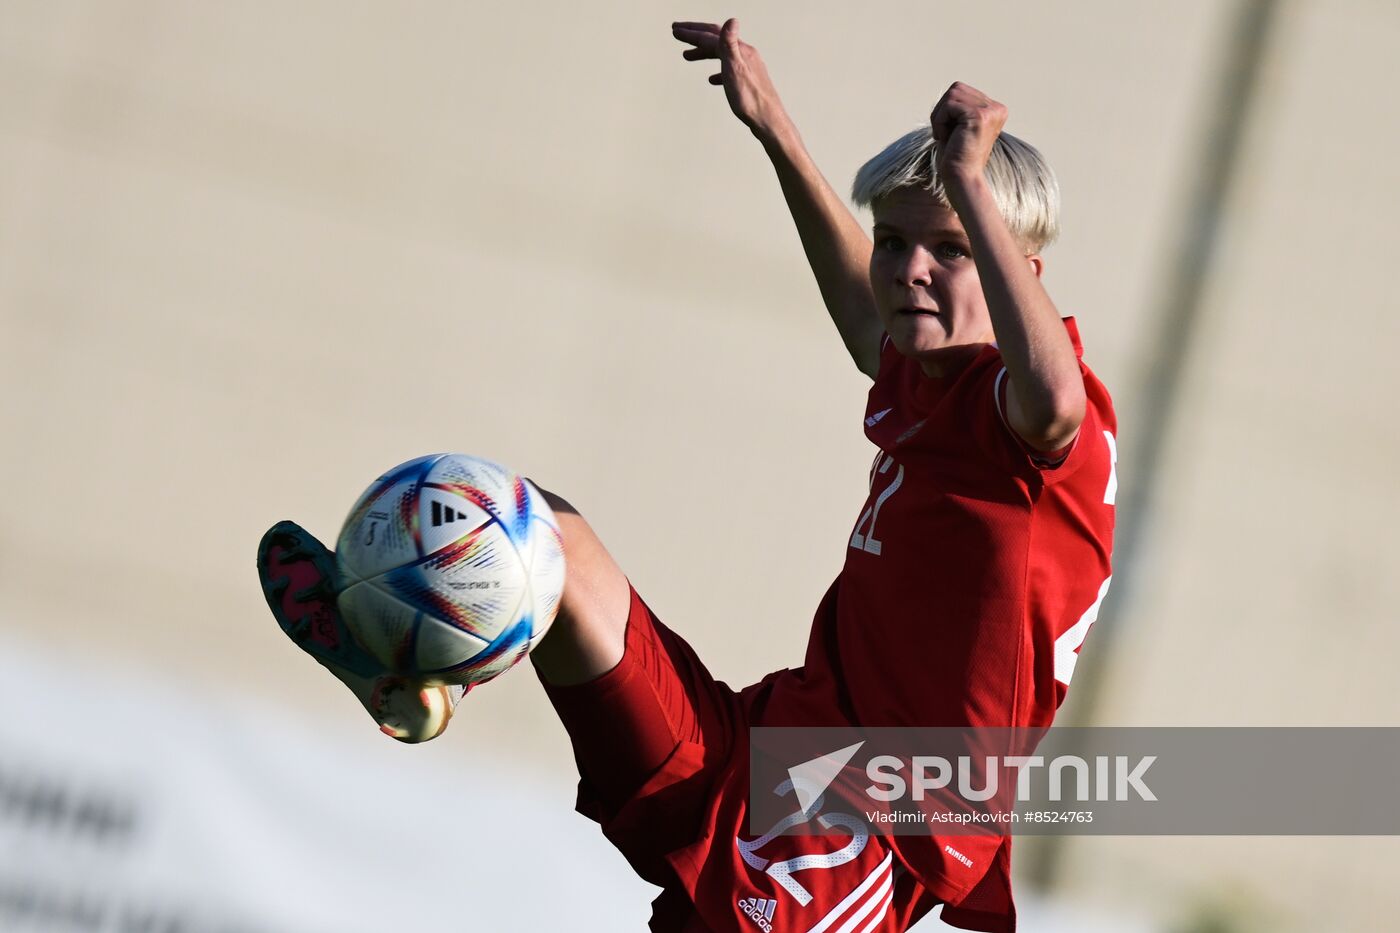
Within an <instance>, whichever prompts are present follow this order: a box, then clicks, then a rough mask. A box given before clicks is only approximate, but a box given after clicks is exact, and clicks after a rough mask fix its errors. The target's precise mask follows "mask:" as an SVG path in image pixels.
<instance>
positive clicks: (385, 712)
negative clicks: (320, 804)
mask: <svg viewBox="0 0 1400 933" xmlns="http://www.w3.org/2000/svg"><path fill="white" fill-rule="evenodd" d="M258 579H259V580H260V581H261V582H262V588H263V595H264V596H266V597H267V606H268V608H269V609H271V610H272V615H273V616H274V617H275V618H276V619H277V624H278V625H280V626H282V631H283V632H286V633H287V637H288V638H290V639H291V640H292V641H294V642H296V644H297V647H299V648H301V650H302V651H305V652H306V653H307V654H309V655H311V656H312V657H313V658H315V659H316V660H317V661H318V662H320V664H321V666H323V667H324V668H326V670H328V671H330V672H331V673H332V674H334V675H335V676H336V678H337V679H338V680H340V682H341V683H343V684H345V686H347V687H349V688H350V690H351V692H353V693H354V694H355V696H356V697H357V698H358V699H359V701H360V702H361V703H362V704H364V707H365V709H366V710H368V711H369V714H370V715H371V716H373V717H374V721H375V722H377V723H379V728H380V731H382V732H383V733H384V734H385V735H389V736H392V737H393V738H396V739H398V740H399V741H401V742H426V741H427V740H428V739H433V738H437V737H438V736H439V735H441V734H442V733H443V730H444V729H446V728H447V723H448V722H449V721H450V720H451V719H452V711H453V710H454V709H455V708H456V706H457V702H458V701H459V700H461V698H462V696H463V695H464V694H465V693H466V692H467V690H469V689H470V688H469V687H461V686H456V685H434V686H428V685H424V684H421V683H416V682H413V681H410V680H407V679H405V678H403V677H400V676H398V675H396V674H395V673H393V672H392V671H390V670H389V669H388V668H387V667H385V666H384V664H383V663H382V662H381V661H379V660H378V659H377V658H375V657H374V656H373V655H371V654H370V653H369V652H367V651H365V650H364V648H362V647H361V646H360V643H359V642H358V641H357V640H356V639H355V636H354V634H353V633H352V632H351V631H350V628H349V626H347V625H346V624H345V620H344V619H343V618H342V617H341V615H340V610H339V609H338V608H337V606H336V580H337V572H336V566H335V555H334V554H333V553H331V551H330V550H328V549H327V548H326V546H325V545H324V544H322V543H321V542H320V541H318V540H316V537H315V536H314V535H312V534H311V533H310V532H309V531H307V530H306V529H305V528H302V527H301V526H300V525H298V524H297V523H296V522H287V521H284V522H278V523H277V524H276V525H273V526H272V527H271V528H269V529H268V530H267V533H266V534H264V535H263V538H262V541H261V542H260V543H259V544H258Z"/></svg>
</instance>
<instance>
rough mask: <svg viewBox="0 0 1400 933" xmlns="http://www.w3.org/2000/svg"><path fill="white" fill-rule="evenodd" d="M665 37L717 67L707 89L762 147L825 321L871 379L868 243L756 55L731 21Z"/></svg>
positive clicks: (876, 329)
mask: <svg viewBox="0 0 1400 933" xmlns="http://www.w3.org/2000/svg"><path fill="white" fill-rule="evenodd" d="M671 33H672V35H674V36H675V37H676V38H677V39H679V40H681V41H682V42H685V43H688V44H690V45H691V46H693V48H689V49H686V50H685V53H684V56H685V58H686V59H687V60H689V61H702V60H706V59H716V60H718V61H719V66H720V70H719V74H716V75H711V76H710V83H711V84H716V85H722V86H723V87H724V93H725V96H726V97H727V98H728V99H729V107H730V109H731V110H733V111H734V115H735V116H736V117H738V118H739V119H740V120H741V121H743V123H744V125H745V126H747V127H748V128H749V129H750V130H751V131H752V132H753V134H754V136H755V137H756V138H757V139H758V141H759V142H760V143H762V144H763V149H764V151H765V152H767V153H768V158H769V160H770V161H771V162H772V163H773V168H774V170H775V171H776V172H777V173H778V183H779V184H780V185H781V186H782V189H783V197H784V198H786V199H787V205H788V210H789V211H790V212H791V213H792V219H793V222H794V223H795V224H796V225H797V234H798V236H799V237H800V238H801V239H802V249H803V250H804V251H805V252H806V254H807V262H808V264H809V265H810V266H811V267H812V274H813V275H814V276H815V277H816V280H817V287H818V288H819V289H820V290H821V295H822V300H823V301H824V302H826V309H827V311H828V312H829V313H830V314H831V320H832V322H833V323H835V324H836V329H837V331H839V332H840V334H841V340H842V341H843V342H844V343H845V345H846V350H847V352H849V353H850V354H851V359H852V360H854V361H855V364H856V368H858V369H859V370H860V371H861V372H863V373H865V374H866V375H867V376H869V377H870V378H872V379H873V378H875V371H876V369H877V368H878V365H879V360H880V343H879V341H880V334H881V333H882V331H883V328H882V327H881V325H880V320H879V317H878V315H877V314H876V311H875V300H874V298H873V297H872V296H871V293H870V251H871V245H870V239H869V237H867V236H866V235H865V231H864V230H863V229H861V226H860V224H858V223H857V222H856V219H855V217H853V216H852V215H851V212H850V210H848V209H847V207H846V204H845V202H844V201H843V200H842V199H841V198H840V197H839V196H838V195H837V194H836V192H835V191H833V190H832V188H831V185H829V184H827V181H826V179H825V178H824V177H822V173H821V171H820V170H818V168H817V166H816V163H815V162H813V161H812V157H811V156H810V155H809V154H808V153H807V149H806V147H805V146H804V145H803V144H802V137H801V136H800V135H799V134H798V132H797V127H796V126H795V125H794V124H793V122H792V120H791V118H789V117H788V114H787V111H786V110H784V109H783V104H782V101H781V100H780V99H779V98H778V92H777V91H776V90H775V89H774V87H773V82H772V81H771V80H770V79H769V77H768V69H767V68H765V67H764V65H763V59H762V58H760V57H759V54H758V50H757V49H755V48H754V47H753V46H751V45H749V44H748V43H745V42H741V41H740V40H739V23H738V21H737V20H733V19H731V20H729V21H728V22H726V23H725V24H724V25H723V26H718V25H715V24H714V23H674V24H672V26H671Z"/></svg>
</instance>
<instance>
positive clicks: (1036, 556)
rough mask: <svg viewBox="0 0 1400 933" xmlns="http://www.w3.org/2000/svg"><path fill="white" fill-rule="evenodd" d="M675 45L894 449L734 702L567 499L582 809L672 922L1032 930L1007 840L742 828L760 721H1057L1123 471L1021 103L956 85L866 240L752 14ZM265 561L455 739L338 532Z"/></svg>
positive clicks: (564, 632)
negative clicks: (773, 199)
mask: <svg viewBox="0 0 1400 933" xmlns="http://www.w3.org/2000/svg"><path fill="white" fill-rule="evenodd" d="M673 34H674V35H675V37H676V38H677V39H679V40H681V41H682V42H684V43H686V44H687V45H688V46H689V48H687V49H686V50H685V52H684V55H685V57H686V58H687V59H689V60H713V61H717V62H718V63H719V73H718V74H716V75H714V76H712V77H711V78H710V81H711V83H713V84H717V85H722V86H723V87H724V90H725V93H726V96H727V98H728V100H729V104H730V107H731V108H732V109H733V111H734V114H735V115H736V116H737V117H738V118H739V119H740V120H741V121H742V122H743V123H744V124H745V125H746V126H747V127H748V128H749V129H750V130H751V131H752V133H753V134H754V136H755V137H756V138H757V139H758V140H759V142H760V143H761V144H762V145H763V148H764V150H765V152H766V153H767V154H768V157H769V159H770V160H771V161H772V163H773V166H774V168H775V170H776V172H777V175H778V180H779V183H780V185H781V187H782V190H783V193H784V196H785V197H786V199H787V203H788V206H789V208H790V210H791V212H792V216H793V220H794V221H795V223H796V225H797V230H798V234H799V236H800V237H801V240H802V244H803V247H804V249H805V250H806V254H807V257H808V260H809V262H810V264H811V266H812V271H813V273H814V275H815V276H816V279H817V283H818V285H819V286H820V289H821V294H822V297H823V300H824V301H825V303H826V306H827V310H828V311H829V312H830V314H831V317H832V320H833V322H834V323H835V324H836V328H837V331H838V333H839V334H840V336H841V339H842V340H843V342H844V343H845V345H846V348H847V349H848V350H849V352H850V354H851V357H852V359H853V361H854V362H855V365H856V366H857V367H858V368H859V369H860V370H861V372H863V373H865V374H866V375H868V376H869V377H870V378H871V379H872V380H873V385H872V386H871V388H870V393H869V400H868V404H867V409H866V417H865V425H864V430H865V435H866V437H867V438H869V440H870V441H871V442H873V443H874V444H875V445H876V446H877V447H878V448H879V452H878V454H877V456H876V458H875V462H874V464H873V465H872V469H871V483H870V490H869V494H868V496H867V497H866V500H865V502H864V503H863V504H862V505H860V507H859V509H858V511H857V512H856V519H855V523H854V525H853V527H852V531H851V536H850V539H849V546H848V547H847V549H846V561H845V565H844V567H843V568H842V570H841V573H840V575H839V576H838V577H837V579H836V581H835V582H834V583H833V584H832V586H831V588H830V589H829V590H828V592H827V594H826V596H825V597H824V598H823V599H822V601H821V604H820V605H819V606H818V608H817V612H816V616H815V619H814V621H813V626H812V633H811V637H810V640H809V643H808V646H807V654H806V659H805V663H804V664H803V666H802V667H799V668H795V669H787V670H781V671H776V672H774V673H772V674H770V675H768V676H767V677H765V678H764V679H763V680H762V681H760V682H759V683H756V684H753V685H751V686H749V687H746V688H744V689H743V690H740V691H737V692H736V691H734V690H732V689H730V688H729V687H728V686H727V685H725V684H724V683H722V682H720V681H717V680H716V679H715V678H714V677H713V676H712V675H711V674H710V673H709V671H708V670H706V668H705V666H704V665H703V664H702V663H701V662H700V660H699V658H698V657H696V655H695V652H694V651H693V650H692V649H691V647H690V646H689V645H688V644H687V643H686V642H685V641H684V640H683V639H681V638H680V637H679V636H678V635H676V634H675V633H674V632H672V631H671V630H670V629H669V628H667V627H666V626H665V625H664V624H662V623H661V621H660V620H658V619H657V618H656V616H655V615H654V614H653V613H652V612H651V611H650V610H649V609H648V608H647V606H646V604H645V603H644V602H643V601H642V599H641V597H640V596H638V594H637V592H636V591H635V590H634V589H632V587H631V585H630V584H629V583H628V580H627V578H626V576H624V575H623V573H622V571H621V570H620V569H619V568H618V566H617V565H616V563H614V561H613V560H612V558H611V557H610V556H609V555H608V552H607V551H606V549H605V548H604V547H603V545H602V543H601V542H600V541H599V540H598V538H597V536H596V535H595V534H594V533H593V531H592V530H591V528H590V527H589V526H588V524H587V522H585V521H584V520H583V518H582V517H581V516H580V515H579V514H578V513H577V512H576V511H575V510H574V509H573V508H572V507H571V506H570V505H569V504H568V503H567V502H565V501H564V500H563V499H560V498H559V497H558V496H554V495H549V500H550V504H551V505H552V506H553V507H554V509H555V510H556V512H557V513H558V515H559V520H560V523H561V530H562V533H563V538H564V546H565V552H566V557H567V562H568V576H567V579H566V583H565V588H564V593H563V598H562V602H561V605H560V609H559V615H558V618H557V619H556V621H555V622H554V625H553V627H552V628H551V629H550V632H549V634H548V635H547V636H546V637H545V639H544V640H543V641H542V642H541V643H540V645H539V646H538V647H537V649H536V650H535V651H534V653H533V654H532V655H531V661H532V662H533V664H534V667H535V671H536V674H537V675H538V677H539V679H540V681H541V682H542V684H543V685H544V689H545V691H546V692H547V694H548V696H549V698H550V700H551V702H552V703H553V705H554V708H555V709H556V711H557V712H558V714H559V717H560V719H561V720H562V721H563V723H564V726H565V728H566V730H567V731H568V733H569V737H570V739H571V741H572V744H573V750H574V755H575V759H576V761H577V763H578V767H579V774H580V784H579V799H578V809H579V811H580V812H582V813H584V814H585V815H587V816H589V817H591V818H593V819H595V820H597V821H598V822H599V823H600V824H601V825H602V829H603V832H604V834H605V835H606V836H607V838H608V839H609V840H610V841H612V842H613V844H614V845H615V846H617V848H618V849H619V850H621V851H622V853H623V854H624V855H625V856H626V857H627V859H628V861H629V862H630V863H631V864H632V866H633V867H634V868H635V869H636V871H637V872H638V873H639V874H640V875H641V876H642V877H643V878H646V879H647V880H649V881H651V882H653V883H655V884H657V885H659V886H660V887H661V888H662V889H663V891H662V894H661V895H660V896H659V897H658V898H657V899H656V901H655V902H654V905H653V907H654V909H653V916H652V921H651V928H652V929H653V930H655V931H704V930H712V931H724V933H739V931H745V933H751V931H753V930H755V929H759V930H764V931H793V933H803V931H807V933H821V931H827V930H831V931H837V930H840V931H856V930H859V931H863V933H872V931H878V933H894V931H900V930H904V929H906V928H907V927H908V926H909V925H911V924H912V923H913V922H915V921H916V920H917V919H918V918H919V917H921V916H923V915H924V914H926V913H927V912H928V911H929V910H931V909H932V908H933V907H934V906H935V905H937V904H939V903H943V904H945V905H946V906H945V909H944V912H943V915H942V916H943V919H944V920H945V921H946V922H949V923H952V924H954V925H956V926H962V927H965V928H968V929H975V930H988V931H994V930H995V931H1006V930H1014V928H1015V910H1014V906H1013V904H1012V899H1011V889H1010V873H1009V866H1010V861H1009V860H1010V839H1009V837H999V836H981V837H969V836H956V837H953V836H947V837H945V836H941V835H937V834H934V833H932V832H931V833H930V834H929V835H927V836H899V837H895V836H883V835H879V834H876V833H873V832H866V831H863V830H862V831H857V830H849V831H846V832H845V833H844V834H843V835H839V836H836V837H833V836H832V835H830V834H827V835H813V836H784V835H770V834H766V833H765V834H760V833H750V832H748V831H747V830H748V827H747V826H746V823H747V819H746V816H747V813H748V807H749V801H748V799H747V797H748V786H747V785H748V756H747V749H746V747H745V746H746V737H747V733H748V729H749V728H750V727H751V726H760V725H762V726H818V725H823V726H839V725H845V726H990V727H1006V726H1027V727H1043V726H1046V725H1049V723H1050V721H1051V720H1052V719H1053V717H1054V713H1055V709H1056V708H1057V707H1058V705H1059V704H1060V702H1061V701H1062V700H1063V698H1064V696H1065V691H1066V689H1067V687H1068V684H1069V681H1070V677H1071V675H1072V674H1073V671H1074V664H1075V660H1076V658H1077V656H1078V651H1079V648H1080V645H1081V644H1082V643H1083V641H1084V637H1085V635H1086V633H1087V631H1088V628H1089V626H1090V625H1091V624H1092V623H1093V621H1094V618H1095V617H1096V615H1097V612H1098V607H1099V605H1100V603H1101V602H1102V600H1103V597H1104V594H1105V593H1106V592H1107V590H1108V582H1109V572H1110V569H1109V557H1110V552H1111V547H1112V537H1113V500H1114V495H1115V491H1116V485H1117V481H1116V474H1115V471H1114V463H1113V461H1114V439H1113V438H1114V432H1115V430H1116V421H1115V418H1114V413H1113V407H1112V403H1111V401H1110V399H1109V396H1108V393H1107V391H1106V390H1105V389H1104V387H1103V386H1102V385H1101V384H1100V383H1099V381H1098V379H1096V378H1095V377H1094V375H1093V374H1092V373H1091V372H1090V371H1089V368H1088V367H1087V366H1085V365H1084V363H1083V362H1082V360H1081V359H1080V356H1081V352H1082V351H1081V348H1080V343H1079V337H1078V331H1077V328H1076V326H1075V324H1074V321H1073V319H1070V318H1066V319H1061V318H1060V316H1059V313H1058V312H1057V311H1056V309H1055V306H1054V304H1053V303H1052V302H1051V300H1050V297H1049V296H1048V295H1047V294H1046V292H1045V289H1044V288H1043V287H1042V285H1041V281H1040V276H1041V273H1042V271H1043V270H1044V260H1043V259H1042V257H1041V250H1042V249H1043V248H1044V247H1045V246H1046V245H1047V244H1048V243H1049V242H1050V241H1051V240H1052V239H1054V237H1055V234H1056V229H1057V213H1058V202H1059V195H1058V189H1057V187H1056V184H1055V181H1054V177H1053V175H1052V174H1051V173H1050V170H1049V168H1048V166H1047V165H1046V164H1045V162H1044V161H1043V159H1042V158H1041V156H1040V154H1039V153H1038V152H1037V151H1036V150H1035V149H1034V148H1032V147H1031V146H1029V145H1027V144H1026V143H1024V142H1022V141H1020V140H1018V139H1016V138H1014V137H1012V136H1010V135H1008V134H1006V133H1003V132H1001V128H1002V125H1003V124H1004V123H1005V121H1006V116H1007V111H1006V108H1005V107H1004V106H1002V105H1001V104H999V103H997V102H995V101H993V100H991V99H990V98H988V97H987V96H986V95H984V94H982V93H981V92H980V91H978V90H976V89H974V88H971V87H968V86H967V85H963V84H954V85H953V86H952V87H950V88H949V89H948V90H947V92H946V93H945V94H944V95H943V97H942V98H941V99H940V100H939V101H938V104H937V106H935V107H934V109H933V113H932V115H931V117H930V120H929V123H928V125H926V126H924V127H921V128H920V129H918V130H916V131H914V132H912V133H909V134H907V135H905V136H903V137H901V138H900V139H898V140H896V141H895V142H894V143H892V144H891V145H889V146H888V147H886V148H885V149H884V150H883V151H881V152H880V153H879V154H878V155H876V156H875V157H874V158H873V159H871V160H870V161H869V162H868V163H866V165H865V166H864V167H863V168H861V170H860V172H859V173H858V174H857V176H856V180H855V185H854V192H853V193H854V198H855V200H856V202H857V203H859V204H861V205H868V206H869V207H870V208H871V210H872V213H873V216H874V231H873V233H874V237H873V243H872V240H871V238H869V237H867V236H866V234H865V232H864V231H863V230H862V229H861V227H860V226H859V225H858V224H857V222H856V221H855V219H854V218H853V217H852V215H851V213H850V212H849V211H848V210H847V208H846V207H845V205H844V204H843V203H842V201H841V199H840V198H839V197H838V196H837V195H836V194H835V192H834V191H833V190H832V189H831V187H830V186H829V185H828V184H827V183H826V181H825V179H824V178H823V177H822V175H821V173H820V172H819V171H818V170H817V168H816V166H815V164H814V163H813V161H812V160H811V158H810V157H809V155H808V154H807V152H806V150H805V149H804V147H803V145H802V142H801V139H800V137H799V136H798V133H797V130H796V128H795V127H794V126H793V124H792V121H791V120H790V119H789V118H788V115H787V113H786V112H785V110H784V109H783V106H782V103H781V101H780V100H779V97H778V95H777V93H776V92H775V90H774V88H773V85H772V83H771V81H770V80H769V78H768V75H767V72H766V69H765V68H764V65H763V62H762V60H761V59H760V57H759V55H758V53H757V52H756V51H755V50H754V49H753V48H752V47H751V46H749V45H746V44H745V43H743V42H742V41H740V39H739V34H738V25H737V23H736V22H735V21H734V20H730V21H729V22H727V23H725V24H724V25H723V26H718V25H714V24H707V23H677V24H675V25H674V26H673ZM258 567H259V573H260V576H261V578H262V581H263V586H264V590H265V592H266V594H267V597H268V604H269V606H270V607H271V608H272V611H273V614H274V615H275V616H276V617H277V619H278V622H279V623H280V624H281V625H282V627H283V629H284V630H285V631H286V632H287V633H288V634H289V635H290V636H291V637H292V638H293V639H294V640H295V641H297V643H298V644H299V645H301V647H303V648H304V649H305V650H307V651H308V652H309V653H310V654H311V655H312V656H313V657H315V658H316V659H317V660H318V661H320V662H321V663H322V664H323V665H325V666H326V667H327V668H329V669H330V670H331V671H332V673H334V674H335V675H336V676H337V677H339V678H340V679H341V680H343V681H344V682H345V683H346V684H347V685H348V686H349V687H350V688H351V689H352V690H353V691H354V692H355V693H356V695H357V696H358V697H359V698H360V700H361V702H362V703H363V704H364V705H365V707H366V708H367V709H368V710H369V712H370V714H371V715H372V716H374V718H375V719H376V721H377V722H379V723H380V725H381V728H383V729H384V731H386V732H388V733H389V734H390V735H393V736H394V737H396V738H399V739H402V740H405V741H422V740H425V739H429V738H432V737H434V736H436V735H438V734H439V733H441V731H442V730H443V729H444V728H445V727H446V725H447V721H448V719H449V718H450V716H451V714H452V711H453V708H454V705H455V703H456V701H457V700H458V699H459V698H460V696H461V693H462V689H461V688H446V687H433V688H426V689H425V688H424V687H423V686H422V685H421V684H414V683H409V682H406V681H404V680H402V679H401V678H396V677H394V676H393V675H392V674H391V673H390V672H388V671H386V670H384V669H383V668H382V667H381V666H380V665H378V664H377V663H376V662H374V661H373V660H372V659H370V658H368V656H367V655H365V653H364V652H362V651H360V650H359V649H358V648H357V647H356V645H355V642H354V638H353V636H352V635H351V633H350V630H349V629H348V628H347V627H346V625H345V624H344V622H343V620H342V619H340V617H339V616H338V614H337V611H336V607H335V600H334V592H333V587H334V579H335V578H334V572H333V556H332V555H331V554H330V552H329V551H327V550H326V548H325V547H324V546H323V545H321V544H320V542H318V541H317V540H316V539H315V538H314V537H312V536H311V535H310V534H308V533H307V532H306V531H304V530H303V529H301V528H300V527H298V526H296V525H294V524H292V523H290V522H283V523H280V524H279V525H277V526H275V527H274V528H272V529H271V530H270V531H269V532H268V533H267V535H266V536H264V539H263V542H262V544H261V545H260V547H259V552H258ZM737 621H738V620H736V622H737ZM806 815H807V816H809V817H811V818H816V817H817V814H815V813H812V814H806ZM754 829H759V828H758V827H754Z"/></svg>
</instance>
